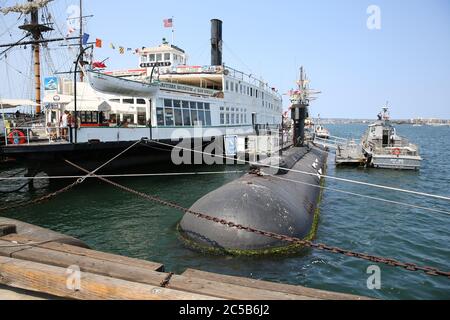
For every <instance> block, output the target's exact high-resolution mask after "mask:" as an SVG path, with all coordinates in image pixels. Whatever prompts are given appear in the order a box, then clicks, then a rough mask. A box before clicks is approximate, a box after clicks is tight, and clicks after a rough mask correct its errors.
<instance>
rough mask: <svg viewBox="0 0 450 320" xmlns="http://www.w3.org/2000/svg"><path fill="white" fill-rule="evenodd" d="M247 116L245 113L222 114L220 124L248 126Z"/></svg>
mask: <svg viewBox="0 0 450 320" xmlns="http://www.w3.org/2000/svg"><path fill="white" fill-rule="evenodd" d="M246 123H247V114H244V113H223V112H221V113H220V124H224V125H233V124H239V125H241V124H246Z"/></svg>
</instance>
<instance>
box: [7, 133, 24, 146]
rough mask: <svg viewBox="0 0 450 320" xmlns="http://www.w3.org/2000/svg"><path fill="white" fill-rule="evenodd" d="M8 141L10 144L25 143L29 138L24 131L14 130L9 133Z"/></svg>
mask: <svg viewBox="0 0 450 320" xmlns="http://www.w3.org/2000/svg"><path fill="white" fill-rule="evenodd" d="M8 142H9V143H10V144H25V143H26V142H27V138H26V137H25V134H24V133H23V132H22V131H20V130H13V131H11V132H10V133H9V134H8Z"/></svg>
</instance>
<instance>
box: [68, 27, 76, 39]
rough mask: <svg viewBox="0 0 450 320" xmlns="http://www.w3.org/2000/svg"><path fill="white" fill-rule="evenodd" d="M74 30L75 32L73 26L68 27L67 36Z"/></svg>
mask: <svg viewBox="0 0 450 320" xmlns="http://www.w3.org/2000/svg"><path fill="white" fill-rule="evenodd" d="M74 32H75V28H74V27H69V30H68V31H67V37H68V36H70V35H71V34H72V33H74Z"/></svg>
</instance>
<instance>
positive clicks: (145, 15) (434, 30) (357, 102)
mask: <svg viewBox="0 0 450 320" xmlns="http://www.w3.org/2000/svg"><path fill="white" fill-rule="evenodd" d="M14 2H15V1H11V0H9V1H8V0H0V4H5V3H7V4H12V3H14ZM56 2H57V4H55V5H54V6H55V12H57V15H58V16H59V17H58V19H60V20H61V21H62V20H63V18H64V15H65V12H64V11H65V8H66V7H67V6H68V5H70V4H72V3H77V2H78V1H70V0H57V1H56ZM369 5H377V6H379V7H380V9H381V30H369V29H368V28H367V26H366V21H367V19H368V17H369V15H368V14H367V12H366V10H367V8H368V6H369ZM84 6H85V14H93V15H95V17H93V18H91V19H89V20H88V21H89V23H88V26H87V32H88V33H90V35H91V38H96V37H98V38H101V39H103V41H104V48H103V49H101V50H97V51H96V53H95V54H96V58H98V59H105V58H108V57H109V60H108V62H107V64H108V66H109V68H111V69H121V68H134V67H137V65H138V63H137V59H136V56H134V55H132V54H125V55H119V54H118V52H117V51H113V50H111V49H109V47H108V45H109V43H110V42H112V43H114V44H115V45H116V46H117V47H118V46H124V47H132V48H138V47H142V46H154V45H157V44H159V43H160V42H161V39H162V38H163V37H167V38H168V39H170V29H164V28H163V23H162V20H163V19H164V18H169V17H172V16H174V20H175V27H176V33H175V36H176V40H175V44H176V45H178V46H180V47H182V48H184V49H185V50H186V51H187V53H188V54H189V57H190V63H191V64H195V65H197V64H200V65H205V64H209V62H210V56H209V55H210V49H209V38H210V22H209V21H210V19H212V18H219V19H222V20H223V21H224V42H225V45H224V62H225V63H226V64H228V65H230V66H235V67H237V68H238V69H241V70H243V71H245V72H248V73H253V74H257V75H260V76H263V77H264V79H265V80H266V81H268V82H269V83H271V84H273V86H275V87H277V88H279V90H280V92H287V91H288V90H289V89H290V88H292V87H294V85H295V80H296V78H297V77H298V68H299V66H300V65H304V66H305V68H306V70H307V73H308V75H309V77H310V78H311V81H312V86H313V87H314V88H315V89H319V90H321V91H322V92H323V93H322V95H321V96H320V99H319V100H318V101H316V102H314V103H313V105H312V106H311V112H312V114H313V115H317V114H319V113H320V114H321V115H322V117H352V118H373V117H374V116H376V114H377V113H378V111H379V108H380V107H381V105H383V104H384V103H385V102H386V101H387V100H389V101H390V103H391V105H392V115H393V117H395V118H412V117H441V118H450V2H449V1H447V0H428V1H425V0H409V1H406V0H390V1H387V0H371V1H365V0H340V1H335V0H327V1H326V0H318V1H298V0H297V1H293V0H277V1H272V0H269V1H257V0H247V1H242V0H241V1H237V0H226V1H217V2H211V1H206V0H195V1H179V0H172V1H170V2H168V1H144V0H128V1H107V0H90V1H84ZM56 8H57V9H56ZM3 19H4V20H5V23H4V24H3V25H2V24H0V28H4V25H10V24H11V22H14V21H15V20H14V19H15V18H14V19H13V18H11V17H5V18H3ZM62 24H64V22H62ZM2 33H3V32H2V29H0V34H2ZM6 40H8V39H7V38H5V37H1V38H0V41H1V42H5V41H6ZM10 63H11V62H10ZM0 64H1V62H0ZM0 70H2V74H1V77H2V78H3V77H4V76H5V75H4V72H3V70H4V69H3V68H0ZM2 83H4V82H3V81H2V82H1V83H0V92H1V93H2V94H5V88H4V86H5V85H4V84H2ZM285 105H286V107H287V105H288V99H287V97H285Z"/></svg>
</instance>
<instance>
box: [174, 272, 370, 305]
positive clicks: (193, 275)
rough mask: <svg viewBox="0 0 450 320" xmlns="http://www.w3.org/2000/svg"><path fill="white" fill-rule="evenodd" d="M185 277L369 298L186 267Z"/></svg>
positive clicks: (292, 291)
mask: <svg viewBox="0 0 450 320" xmlns="http://www.w3.org/2000/svg"><path fill="white" fill-rule="evenodd" d="M182 275H183V276H185V277H191V278H199V279H204V280H211V281H217V282H223V283H229V284H234V285H240V286H243V287H249V288H256V289H263V290H269V291H276V292H284V293H289V294H293V295H300V296H305V297H309V298H311V299H319V300H322V299H323V300H370V299H369V298H367V297H361V296H354V295H350V294H343V293H334V292H328V291H323V290H318V289H312V288H306V287H302V286H294V285H288V284H281V283H274V282H268V281H261V280H254V279H249V278H241V277H233V276H226V275H221V274H216V273H209V272H204V271H199V270H193V269H188V270H186V271H185V272H184V273H183V274H182Z"/></svg>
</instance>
